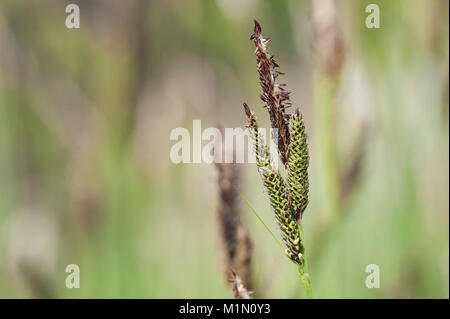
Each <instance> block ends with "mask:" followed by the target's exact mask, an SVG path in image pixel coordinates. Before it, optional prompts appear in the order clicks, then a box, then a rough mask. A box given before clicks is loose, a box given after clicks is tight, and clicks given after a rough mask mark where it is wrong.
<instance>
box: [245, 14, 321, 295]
mask: <svg viewBox="0 0 450 319" xmlns="http://www.w3.org/2000/svg"><path fill="white" fill-rule="evenodd" d="M250 39H251V40H253V42H254V44H255V46H256V50H255V55H256V62H257V70H258V73H259V80H260V84H261V88H262V94H261V96H260V97H261V100H262V101H263V102H264V107H265V108H267V110H268V113H269V117H270V123H271V127H272V128H273V129H275V131H276V132H278V134H275V135H273V136H272V137H273V138H274V142H275V143H276V144H277V149H278V155H279V157H280V160H281V162H282V164H283V165H284V168H285V171H286V176H285V177H283V176H282V175H281V174H280V172H279V171H278V169H276V167H275V166H274V165H273V163H272V161H271V154H270V152H269V148H268V147H267V145H266V143H265V141H264V139H263V137H262V134H260V131H259V128H258V124H257V121H256V117H255V115H254V113H253V112H252V111H251V110H250V108H249V106H248V105H247V104H246V103H244V104H243V105H244V110H245V114H246V116H247V124H246V126H247V128H248V129H249V131H250V135H251V138H252V141H253V145H254V151H255V157H256V164H257V167H258V171H259V173H260V175H261V177H262V179H263V184H264V187H265V189H266V191H267V194H268V195H269V199H270V203H271V207H272V210H273V212H274V215H275V219H276V221H277V224H278V226H279V228H280V230H281V233H282V239H283V244H284V248H285V253H286V255H287V257H288V258H289V259H290V260H291V261H292V262H293V263H294V264H295V265H296V266H297V268H298V272H299V274H300V279H301V282H302V284H303V287H304V288H305V291H306V294H307V296H308V297H309V298H312V288H311V282H310V279H309V275H308V266H307V260H306V255H305V246H304V239H303V228H302V216H303V213H304V211H305V209H306V207H307V205H308V189H309V182H308V164H309V154H308V144H307V138H306V133H305V125H304V121H303V116H302V115H301V113H300V111H299V110H298V109H296V110H295V112H294V113H293V114H289V113H287V112H286V110H287V108H289V107H290V106H291V102H290V98H289V92H288V91H286V90H285V89H284V86H285V85H284V84H279V83H277V82H276V79H277V77H278V76H279V75H281V74H283V73H281V72H280V71H278V67H279V65H278V64H277V62H276V61H275V59H274V57H273V56H272V55H270V53H269V52H268V46H267V44H268V43H269V42H270V39H268V38H266V39H265V38H263V37H262V35H261V26H260V25H259V23H258V22H257V21H256V20H255V27H254V32H253V34H252V35H251V37H250Z"/></svg>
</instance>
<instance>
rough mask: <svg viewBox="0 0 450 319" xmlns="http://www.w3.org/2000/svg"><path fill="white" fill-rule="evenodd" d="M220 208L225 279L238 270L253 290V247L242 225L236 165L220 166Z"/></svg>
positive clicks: (224, 164) (244, 281) (220, 164)
mask: <svg viewBox="0 0 450 319" xmlns="http://www.w3.org/2000/svg"><path fill="white" fill-rule="evenodd" d="M216 167H217V171H218V183H219V193H220V195H219V196H220V204H219V209H218V220H219V228H220V234H221V241H222V245H223V247H224V255H225V256H224V259H225V278H226V279H228V278H230V269H234V270H235V271H236V273H237V274H239V276H240V278H242V281H243V283H244V285H245V286H246V287H251V286H252V284H251V269H250V266H251V256H252V249H253V244H252V241H251V239H250V236H249V234H248V231H247V229H246V227H245V226H244V224H243V223H242V220H241V217H240V211H239V197H238V191H237V187H238V185H239V171H238V169H237V166H236V164H234V163H217V164H216Z"/></svg>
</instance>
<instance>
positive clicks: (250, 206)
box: [239, 192, 283, 249]
mask: <svg viewBox="0 0 450 319" xmlns="http://www.w3.org/2000/svg"><path fill="white" fill-rule="evenodd" d="M239 195H241V197H242V199H243V200H244V201H245V203H246V204H247V206H248V207H249V208H250V210H251V211H252V212H253V214H255V216H256V217H257V218H258V219H259V221H260V222H261V223H262V224H263V225H264V227H265V228H266V229H267V231H268V232H269V233H270V235H272V238H273V239H274V240H275V241H276V242H277V244H278V245H279V246H280V247H281V249H283V245H282V244H281V242H280V241H279V240H278V238H277V237H276V236H275V234H274V233H273V232H272V230H271V229H270V228H269V226H267V225H266V223H264V221H263V220H262V218H261V217H260V216H259V214H258V213H257V212H256V210H255V209H254V208H253V206H252V205H251V204H250V202H249V201H248V200H247V198H245V196H244V195H242V193H240V192H239Z"/></svg>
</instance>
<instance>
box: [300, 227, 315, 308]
mask: <svg viewBox="0 0 450 319" xmlns="http://www.w3.org/2000/svg"><path fill="white" fill-rule="evenodd" d="M298 231H299V233H300V243H301V245H302V248H303V249H302V258H303V260H302V264H301V265H298V272H299V274H300V279H301V281H302V285H303V288H305V292H306V296H307V297H308V298H309V299H312V298H313V295H312V287H311V280H310V278H309V273H308V262H307V260H306V253H305V246H304V244H303V243H304V240H303V238H304V237H303V227H302V224H301V222H300V223H299V224H298Z"/></svg>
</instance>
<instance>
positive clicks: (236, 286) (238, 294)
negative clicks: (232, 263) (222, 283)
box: [230, 271, 253, 299]
mask: <svg viewBox="0 0 450 319" xmlns="http://www.w3.org/2000/svg"><path fill="white" fill-rule="evenodd" d="M230 283H231V285H232V287H233V293H234V298H236V299H252V297H251V294H252V293H253V292H251V291H248V290H247V288H246V287H245V285H244V284H243V283H242V280H241V278H240V277H239V276H238V275H237V274H236V273H235V272H234V271H232V272H231V279H230Z"/></svg>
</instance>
